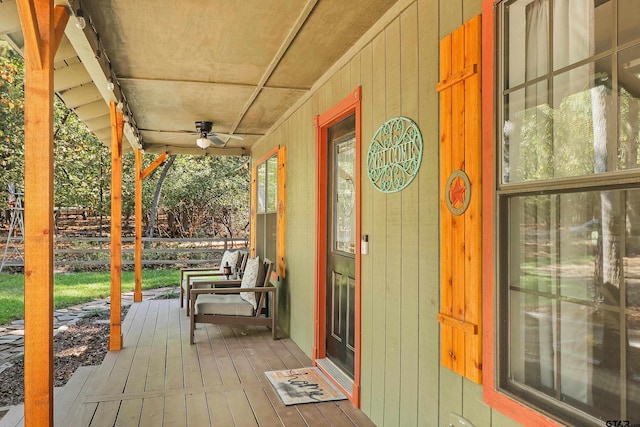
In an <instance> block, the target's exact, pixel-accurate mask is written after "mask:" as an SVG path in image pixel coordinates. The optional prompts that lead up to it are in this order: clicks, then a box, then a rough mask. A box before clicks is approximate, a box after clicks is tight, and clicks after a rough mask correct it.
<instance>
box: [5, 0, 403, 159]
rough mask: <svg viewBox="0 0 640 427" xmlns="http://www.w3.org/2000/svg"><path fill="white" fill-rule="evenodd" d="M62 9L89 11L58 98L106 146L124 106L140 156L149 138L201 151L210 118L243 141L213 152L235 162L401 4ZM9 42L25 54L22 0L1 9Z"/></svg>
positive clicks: (335, 0)
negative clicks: (113, 105)
mask: <svg viewBox="0 0 640 427" xmlns="http://www.w3.org/2000/svg"><path fill="white" fill-rule="evenodd" d="M56 3H60V4H65V5H66V6H68V7H69V10H70V11H72V14H73V15H77V14H78V10H79V9H81V10H82V14H83V15H84V17H85V19H86V21H87V26H86V27H85V28H84V30H81V29H79V28H77V26H76V22H77V19H76V18H74V17H72V18H71V19H70V20H69V24H68V25H67V28H66V31H65V37H64V38H63V41H62V43H61V46H60V49H59V50H58V52H57V55H56V58H55V90H56V92H57V93H58V95H59V96H60V98H61V99H62V100H63V101H64V102H65V103H66V104H67V106H68V107H70V108H71V109H73V110H74V111H75V112H76V114H77V115H78V117H79V118H80V119H81V120H83V121H84V122H85V123H86V124H87V125H88V126H89V128H90V129H91V130H92V131H93V132H94V133H95V134H96V136H97V137H98V138H100V139H101V140H103V141H104V142H105V143H106V144H109V138H110V121H109V111H108V104H109V102H110V101H112V100H114V101H116V102H117V101H123V100H125V101H126V105H125V114H127V113H128V110H130V112H131V116H132V118H133V120H132V121H131V123H132V124H134V125H135V126H134V127H132V128H131V129H130V130H131V131H132V132H125V135H126V136H127V137H128V139H129V142H130V144H131V145H132V146H136V144H137V142H136V138H135V134H136V133H137V132H139V135H140V138H141V144H142V147H143V148H144V150H145V151H146V152H165V151H168V152H170V153H176V154H180V153H191V154H197V153H202V150H200V149H199V148H198V147H197V146H196V144H195V139H196V137H197V135H196V134H195V124H194V123H195V122H196V121H200V120H206V121H211V122H213V131H214V132H216V131H217V132H222V133H231V134H237V135H240V136H242V137H243V138H244V141H238V140H233V139H230V140H228V141H227V143H226V145H225V146H224V147H223V148H218V147H216V146H213V145H212V147H211V148H209V149H207V151H208V152H209V153H212V154H231V155H237V154H242V153H248V152H250V151H251V147H252V146H253V144H254V143H255V142H256V141H258V140H259V139H260V138H261V137H262V136H263V135H265V134H266V133H267V132H268V131H269V129H270V128H271V127H272V126H273V125H274V123H276V121H277V120H278V119H279V118H280V117H281V116H282V115H283V114H285V112H286V111H287V110H288V109H289V108H290V107H291V106H292V105H293V104H294V103H295V102H296V101H297V100H298V99H300V97H302V96H303V95H304V94H305V93H306V92H307V91H308V90H309V89H310V88H311V87H312V86H313V84H314V83H315V82H316V81H317V80H318V79H319V78H320V77H321V76H322V75H323V74H324V73H325V72H326V71H327V70H328V69H329V68H330V67H331V66H332V65H333V64H334V63H335V62H336V61H337V60H338V59H339V58H340V57H341V56H342V55H343V54H344V53H345V52H346V51H347V50H348V49H349V48H350V47H351V46H352V45H353V44H354V43H355V42H356V41H357V40H358V39H359V38H360V37H361V36H362V35H363V34H364V33H365V32H366V31H367V30H368V29H369V28H370V27H371V26H372V25H373V24H374V23H375V22H376V21H377V20H378V19H379V18H380V17H381V16H382V15H383V14H384V13H385V12H386V11H387V10H388V9H389V8H390V7H391V6H392V5H393V4H394V3H396V0H352V1H349V2H344V1H340V0H188V1H177V0H157V1H141V0H137V1H124V0H120V1H117V0H101V1H88V0H84V1H80V0H75V1H62V0H60V1H56ZM0 34H3V35H4V36H5V38H6V39H7V40H9V41H10V42H11V43H12V44H13V45H14V46H15V47H16V48H17V49H18V50H20V51H22V48H23V44H24V41H23V37H22V33H21V29H20V22H19V18H18V13H17V8H16V0H0ZM97 52H100V55H99V56H98V55H96V53H97ZM105 54H106V55H105ZM107 58H108V60H107ZM112 73H113V75H114V77H115V78H116V80H117V82H118V83H119V86H118V85H116V86H117V87H116V90H115V91H113V92H112V91H110V90H108V89H107V83H108V79H109V77H110V75H111V74H112ZM127 106H128V109H127ZM223 139H226V138H223Z"/></svg>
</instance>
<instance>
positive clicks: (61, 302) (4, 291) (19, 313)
mask: <svg viewBox="0 0 640 427" xmlns="http://www.w3.org/2000/svg"><path fill="white" fill-rule="evenodd" d="M134 280H135V277H134V273H133V272H132V271H123V272H122V292H129V291H133V285H134ZM179 281H180V270H178V269H175V270H143V271H142V289H143V290H145V289H155V288H162V287H165V286H178V282H179ZM110 289H111V276H110V274H109V273H108V272H97V273H60V274H56V275H55V276H54V286H53V300H54V302H53V304H54V307H55V308H64V307H69V306H72V305H75V304H80V303H83V302H87V301H91V300H94V299H100V298H105V297H108V296H109V293H110ZM23 317H24V275H23V274H7V273H0V325H2V324H6V323H9V322H10V321H12V320H15V319H22V318H23Z"/></svg>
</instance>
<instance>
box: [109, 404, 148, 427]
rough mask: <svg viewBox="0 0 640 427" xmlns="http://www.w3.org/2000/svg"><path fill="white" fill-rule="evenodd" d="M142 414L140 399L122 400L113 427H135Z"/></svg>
mask: <svg viewBox="0 0 640 427" xmlns="http://www.w3.org/2000/svg"><path fill="white" fill-rule="evenodd" d="M141 413H142V399H129V400H123V401H122V403H121V404H120V410H119V411H118V417H117V418H116V424H115V427H129V426H137V425H138V424H139V423H140V415H141Z"/></svg>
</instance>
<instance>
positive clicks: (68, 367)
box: [0, 307, 129, 418]
mask: <svg viewBox="0 0 640 427" xmlns="http://www.w3.org/2000/svg"><path fill="white" fill-rule="evenodd" d="M128 309H129V307H122V318H124V316H125V315H126V313H127V311H128ZM108 320H109V312H108V311H103V312H99V313H96V315H94V316H92V317H85V318H83V319H81V320H80V321H78V323H77V324H76V325H72V326H69V329H67V330H66V331H63V332H59V333H58V334H57V335H56V336H55V337H54V340H53V341H54V344H53V346H54V348H53V354H54V359H53V362H54V368H53V382H54V384H53V385H54V387H61V386H64V385H65V384H66V383H67V381H68V380H69V378H71V375H73V373H74V372H75V371H76V369H78V368H79V367H80V366H92V365H99V364H100V363H102V361H103V359H104V357H105V355H106V354H107V342H108V338H109V323H108ZM23 402H24V364H23V361H22V360H20V361H17V362H16V363H15V364H14V365H13V366H11V367H10V368H8V369H6V370H4V371H3V372H1V373H0V407H3V406H11V405H17V404H20V403H23ZM1 416H2V414H1V413H0V418H1Z"/></svg>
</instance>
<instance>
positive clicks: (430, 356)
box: [416, 0, 444, 426]
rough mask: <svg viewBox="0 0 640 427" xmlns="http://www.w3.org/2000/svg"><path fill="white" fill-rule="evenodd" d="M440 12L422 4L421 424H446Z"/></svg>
mask: <svg viewBox="0 0 640 427" xmlns="http://www.w3.org/2000/svg"><path fill="white" fill-rule="evenodd" d="M438 16H439V10H438V5H437V2H434V1H432V0H418V28H419V29H420V30H419V32H418V37H419V40H418V45H419V66H420V72H419V79H420V81H419V83H418V88H417V90H418V94H419V113H420V121H419V125H420V129H421V131H422V137H423V141H424V153H423V156H422V166H421V167H420V172H419V174H418V177H417V179H418V183H419V187H420V194H419V197H420V199H419V204H418V210H419V214H420V223H419V225H418V227H419V228H418V235H419V248H418V256H419V263H420V264H419V298H418V300H419V303H420V320H419V333H420V335H419V347H420V353H419V365H418V375H417V377H418V378H419V391H418V401H419V402H420V404H419V405H418V423H417V424H416V425H421V426H426V425H443V424H444V423H443V422H442V420H440V416H439V387H440V369H439V366H440V352H439V348H440V346H439V343H440V325H439V323H437V322H436V315H437V314H438V311H439V308H440V300H439V296H440V283H439V280H438V278H439V277H440V265H439V262H440V247H439V245H440V241H439V239H438V233H439V230H440V223H439V209H438V206H439V191H438V188H440V187H439V179H438V177H439V175H438V174H439V166H438V165H439V154H438V153H439V142H438V141H439V100H438V95H437V92H436V91H435V87H436V84H437V82H438V78H439V75H438V74H439V71H440V70H439V64H438V62H439V61H435V60H434V58H438V55H439V54H438V50H439V44H438V40H439V39H440V37H439V21H438Z"/></svg>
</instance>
